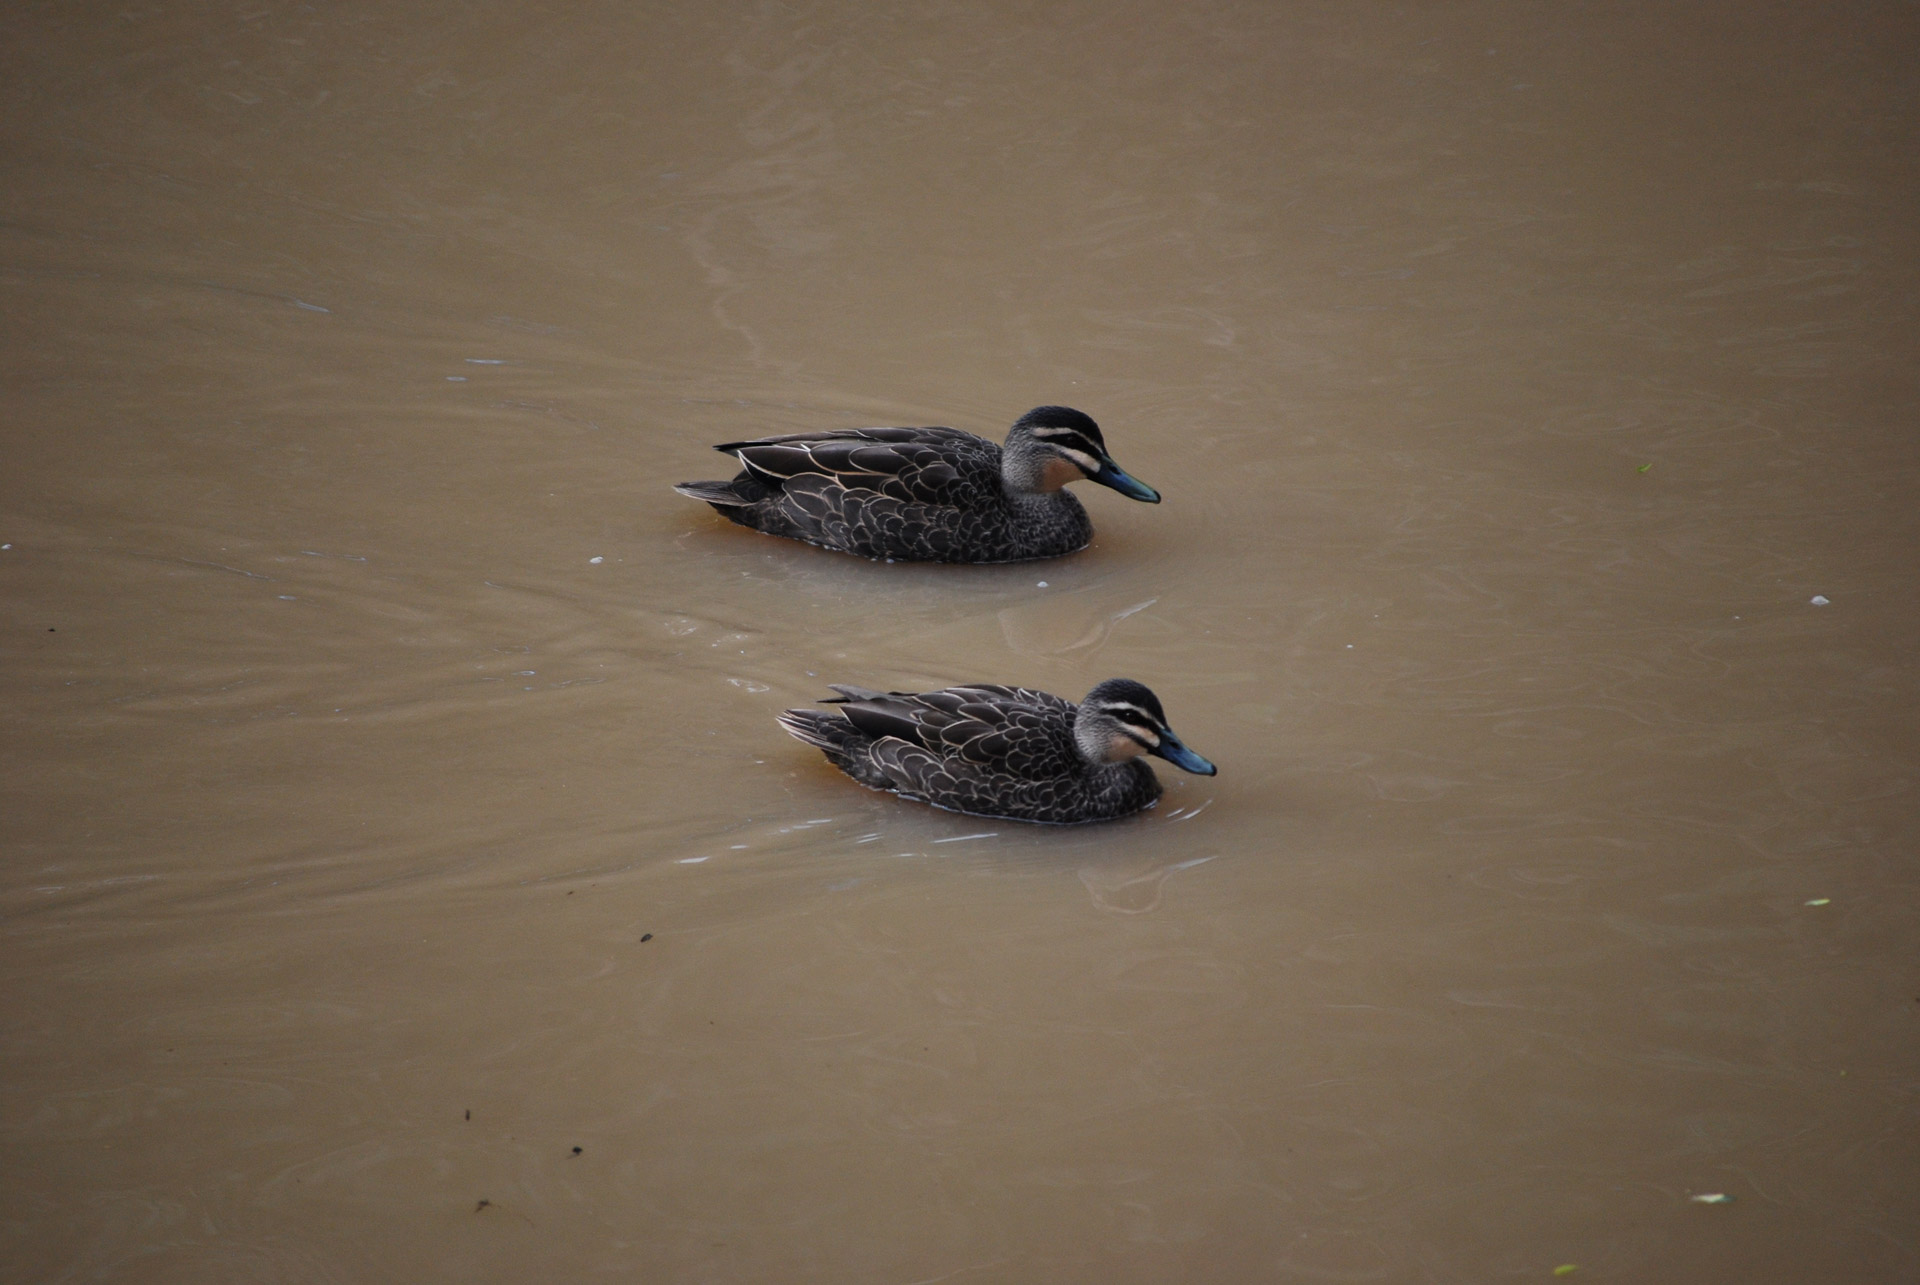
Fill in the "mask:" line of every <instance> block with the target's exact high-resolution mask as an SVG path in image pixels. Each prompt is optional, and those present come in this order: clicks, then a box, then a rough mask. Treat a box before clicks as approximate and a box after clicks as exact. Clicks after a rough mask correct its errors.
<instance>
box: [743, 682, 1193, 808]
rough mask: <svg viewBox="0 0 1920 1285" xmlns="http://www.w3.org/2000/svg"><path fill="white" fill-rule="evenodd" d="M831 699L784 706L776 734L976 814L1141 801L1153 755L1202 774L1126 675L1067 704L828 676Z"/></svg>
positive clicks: (1009, 690)
mask: <svg viewBox="0 0 1920 1285" xmlns="http://www.w3.org/2000/svg"><path fill="white" fill-rule="evenodd" d="M829 685H830V686H831V687H832V688H833V690H834V691H836V692H838V693H840V694H839V695H838V696H836V697H829V698H828V699H826V700H824V701H822V702H821V703H822V704H829V705H838V706H839V707H840V708H838V709H836V710H812V709H790V710H787V711H786V712H785V713H783V714H781V715H779V721H780V725H781V726H782V727H784V728H785V729H786V730H787V732H788V734H789V735H791V736H793V737H795V738H796V739H798V740H801V741H804V742H806V743H807V744H809V745H812V746H814V747H816V748H818V749H819V750H820V751H821V752H822V753H824V754H825V755H826V756H827V759H828V761H829V762H831V763H832V764H833V765H834V766H835V767H838V768H839V769H840V770H841V771H843V772H845V773H846V774H847V775H848V776H850V777H852V778H853V779H854V780H856V781H858V782H859V783H860V784H862V785H865V786H869V787H871V788H873V789H876V790H889V791H892V792H893V793H896V794H899V795H900V796H902V797H903V798H910V799H918V800H922V801H924V802H927V803H931V804H933V805H934V806H936V807H941V808H947V809H949V810H951V811H954V812H966V813H971V814H973V815H976V816H989V817H1004V818H1007V819H1010V820H1016V821H1039V822H1051V823H1054V824H1069V825H1070V824H1077V823H1080V822H1086V821H1107V820H1112V819H1114V818H1116V817H1123V816H1127V815H1129V814H1131V813H1134V812H1138V811H1140V810H1141V809H1142V808H1147V807H1151V806H1152V805H1153V803H1154V801H1155V800H1157V799H1158V798H1159V797H1160V792H1161V786H1160V781H1159V778H1158V777H1156V776H1155V775H1154V773H1153V769H1152V768H1150V767H1148V766H1147V764H1146V763H1144V762H1143V761H1142V760H1141V757H1140V756H1142V755H1146V754H1155V755H1158V756H1160V757H1162V758H1165V759H1167V760H1168V761H1169V762H1172V763H1173V764H1175V765H1176V766H1178V767H1181V768H1183V769H1185V770H1186V771H1189V772H1195V773H1199V774H1202V775H1206V776H1212V775H1213V774H1214V772H1215V770H1216V769H1215V768H1214V766H1213V764H1211V763H1209V762H1207V760H1205V759H1203V758H1201V757H1200V756H1199V755H1198V754H1195V753H1194V752H1193V751H1192V750H1189V749H1188V748H1187V747H1186V746H1185V745H1184V744H1183V743H1182V742H1181V741H1180V738H1179V737H1177V736H1175V735H1174V734H1173V730H1172V729H1171V728H1169V727H1168V726H1167V725H1166V717H1165V715H1164V714H1163V713H1162V711H1161V709H1160V702H1159V701H1158V700H1157V699H1156V698H1155V697H1154V695H1153V693H1152V692H1150V691H1148V690H1147V688H1146V687H1144V686H1143V685H1141V684H1140V683H1136V682H1133V681H1132V680H1131V679H1125V678H1115V679H1109V680H1108V681H1106V682H1104V683H1102V684H1100V685H1099V686H1098V687H1096V688H1094V689H1093V691H1092V692H1090V693H1089V694H1088V696H1087V699H1086V700H1085V701H1084V702H1082V703H1080V704H1078V705H1076V704H1074V702H1072V701H1069V700H1063V699H1062V698H1060V697H1058V696H1053V695H1050V694H1048V693H1046V692H1040V691H1034V690H1032V689H1030V688H1025V687H1003V686H1000V685H998V684H993V683H969V684H966V685H963V686H959V687H948V688H944V689H942V690H940V691H935V692H876V691H870V690H868V689H867V688H864V687H851V686H843V685H840V684H829Z"/></svg>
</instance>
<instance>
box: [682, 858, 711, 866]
mask: <svg viewBox="0 0 1920 1285" xmlns="http://www.w3.org/2000/svg"><path fill="white" fill-rule="evenodd" d="M711 860H713V858H711V857H682V858H680V860H679V861H677V862H675V863H674V864H675V865H682V866H697V865H699V864H700V863H701V862H702V861H711Z"/></svg>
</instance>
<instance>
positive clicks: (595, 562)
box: [587, 558, 606, 567]
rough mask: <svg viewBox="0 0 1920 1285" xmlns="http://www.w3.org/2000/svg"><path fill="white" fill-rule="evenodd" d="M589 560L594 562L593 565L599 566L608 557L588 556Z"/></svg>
mask: <svg viewBox="0 0 1920 1285" xmlns="http://www.w3.org/2000/svg"><path fill="white" fill-rule="evenodd" d="M587 561H588V562H589V563H591V564H592V565H593V566H596V567H597V566H599V565H600V564H601V563H603V562H605V561H606V559H605V558H588V559H587Z"/></svg>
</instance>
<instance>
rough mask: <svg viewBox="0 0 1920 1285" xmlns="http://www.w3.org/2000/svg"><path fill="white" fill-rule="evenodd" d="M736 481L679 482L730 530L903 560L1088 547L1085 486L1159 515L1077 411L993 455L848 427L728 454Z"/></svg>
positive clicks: (757, 443) (986, 557)
mask: <svg viewBox="0 0 1920 1285" xmlns="http://www.w3.org/2000/svg"><path fill="white" fill-rule="evenodd" d="M714 449H716V450H719V451H723V452H725V453H726V454H729V455H732V456H734V457H735V458H737V459H738V460H739V461H740V463H741V465H742V468H741V471H740V472H739V473H738V474H737V475H735V476H734V477H733V479H732V480H730V481H724V482H682V483H681V484H679V485H678V486H676V487H674V488H673V489H674V490H676V491H678V492H680V494H682V495H685V496H688V497H690V498H692V499H696V500H705V501H706V502H707V503H708V504H711V505H712V506H713V507H714V508H715V509H717V510H719V512H720V513H722V514H723V515H725V517H726V518H727V519H728V520H729V521H731V522H735V523H738V524H739V525H741V526H746V527H752V528H754V529H755V530H757V531H764V532H766V533H767V534H769V535H782V536H787V537H789V538H791V539H795V540H804V541H806V542H807V543H809V544H817V545H820V546H821V547H823V548H828V549H835V550H839V551H840V552H843V553H857V554H859V555H861V556H862V557H867V558H884V559H887V560H889V561H902V562H1021V561H1025V560H1027V559H1031V558H1052V557H1058V556H1059V555H1061V554H1065V553H1073V552H1075V551H1076V550H1079V549H1084V548H1086V546H1087V542H1088V541H1089V540H1091V539H1092V538H1093V523H1092V521H1091V520H1089V519H1088V517H1087V511H1086V510H1085V509H1084V508H1082V507H1081V505H1080V502H1079V501H1078V500H1076V499H1074V498H1073V496H1071V495H1068V494H1067V492H1066V490H1065V489H1064V488H1065V485H1066V484H1067V483H1069V482H1072V481H1077V480H1079V479H1081V478H1086V479H1089V480H1091V481H1094V482H1098V483H1100V484H1101V485H1102V486H1109V487H1112V488H1113V489H1114V490H1116V491H1119V492H1120V493H1121V494H1122V495H1126V496H1131V497H1132V498H1133V499H1136V500H1144V501H1146V502H1148V503H1152V504H1157V503H1159V501H1160V493H1159V492H1158V491H1155V490H1154V489H1153V488H1152V487H1150V486H1147V485H1146V484H1145V483H1142V482H1140V481H1138V480H1136V479H1134V478H1132V477H1129V476H1128V475H1127V474H1126V473H1124V472H1122V471H1121V469H1120V467H1119V465H1117V464H1115V463H1114V462H1113V458H1112V456H1110V455H1108V454H1107V449H1106V443H1105V442H1104V440H1103V439H1102V438H1101V436H1100V427H1099V425H1097V424H1095V423H1094V422H1093V420H1092V419H1091V418H1089V417H1088V416H1086V415H1085V414H1082V413H1081V412H1080V411H1077V410H1073V409H1071V408H1069V407H1065V406H1040V407H1036V408H1035V409H1033V410H1030V411H1028V412H1027V413H1026V414H1025V415H1022V416H1021V417H1020V418H1019V420H1017V421H1016V422H1015V423H1014V425H1013V428H1012V429H1011V430H1010V431H1009V432H1008V433H1007V441H1006V445H1005V446H1004V447H1003V446H1000V445H998V444H996V443H993V442H990V441H988V440H987V439H986V438H984V437H978V436H976V435H974V434H972V433H966V432H962V431H960V430H959V429H956V428H847V429H836V430H833V431H830V432H821V433H795V434H790V435H788V436H784V437H762V438H757V439H755V440H753V441H747V442H727V443H724V444H723V445H721V446H718V447H715V448H714Z"/></svg>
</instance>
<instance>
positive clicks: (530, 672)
mask: <svg viewBox="0 0 1920 1285" xmlns="http://www.w3.org/2000/svg"><path fill="white" fill-rule="evenodd" d="M539 672H540V671H539V670H537V669H516V670H514V671H513V676H514V677H515V678H532V677H533V676H534V675H535V674H537V673H539Z"/></svg>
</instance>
